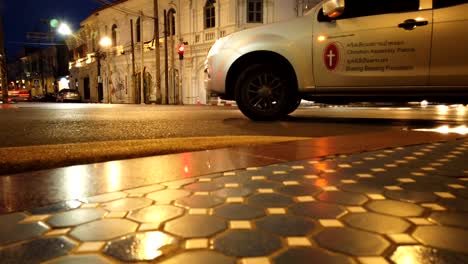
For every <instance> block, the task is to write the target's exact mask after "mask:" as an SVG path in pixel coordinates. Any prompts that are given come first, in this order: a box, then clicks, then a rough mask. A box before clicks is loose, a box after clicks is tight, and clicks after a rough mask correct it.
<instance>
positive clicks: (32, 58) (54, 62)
mask: <svg viewBox="0 0 468 264" xmlns="http://www.w3.org/2000/svg"><path fill="white" fill-rule="evenodd" d="M67 50H68V49H67V48H66V47H65V46H64V45H55V46H50V47H47V48H25V50H24V56H21V57H20V58H19V59H18V60H16V61H15V62H14V63H12V64H10V65H8V77H9V78H8V80H10V81H12V82H14V83H15V87H16V88H18V89H21V88H22V89H27V90H28V91H29V92H30V94H31V95H32V96H35V95H45V94H53V93H55V92H57V89H58V86H57V82H58V81H59V79H60V78H62V77H63V78H66V76H67V75H68V74H69V71H68V52H67Z"/></svg>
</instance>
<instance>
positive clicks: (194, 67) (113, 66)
mask: <svg viewBox="0 0 468 264" xmlns="http://www.w3.org/2000/svg"><path fill="white" fill-rule="evenodd" d="M158 2H159V4H158V9H159V12H158V17H159V23H158V25H159V36H160V37H159V39H158V40H159V41H157V40H156V37H155V35H156V34H155V19H154V18H155V15H154V4H153V3H154V1H153V0H121V1H117V2H115V3H114V4H112V5H110V6H106V7H104V8H102V9H100V10H97V11H95V12H94V13H93V14H91V15H90V16H89V17H88V18H87V19H86V20H84V21H83V22H82V23H81V28H80V29H79V30H78V31H77V32H75V34H74V35H73V36H72V37H70V38H68V39H67V45H68V47H69V50H70V57H71V62H70V65H69V66H70V86H71V87H76V88H78V89H79V90H80V93H81V94H82V97H83V99H84V100H85V101H89V102H105V103H140V102H147V103H148V102H157V103H161V102H162V103H169V104H180V103H183V104H197V103H202V104H204V103H207V102H208V100H209V98H210V95H208V94H206V91H205V89H204V61H205V58H206V55H207V54H208V51H209V49H210V47H211V46H212V45H213V43H214V42H215V41H216V40H217V39H218V38H221V37H224V36H227V35H228V34H231V33H233V32H236V31H239V30H243V29H246V28H250V27H255V26H259V25H262V24H268V23H274V22H279V21H283V20H287V19H292V18H294V17H297V16H300V15H302V14H303V12H305V11H306V10H307V9H308V8H310V7H311V6H313V5H314V4H315V3H316V2H318V0H310V1H306V0H172V1H170V0H159V1H158ZM164 18H166V21H165V19H164ZM165 22H166V23H165ZM164 25H166V27H165V26H164ZM164 33H166V35H167V37H166V38H165V37H164ZM104 37H107V38H109V39H110V40H111V44H110V46H109V47H104V46H102V45H100V44H99V43H100V41H101V40H102V39H103V38H104ZM155 40H156V41H155ZM156 44H159V51H160V52H159V54H160V56H159V65H160V70H159V71H157V70H156V61H157V60H158V59H157V53H156ZM166 45H167V53H166V52H165V50H166ZM181 45H183V46H184V47H185V53H184V58H183V60H180V59H179V56H178V54H177V50H178V47H180V46H181ZM166 54H167V55H166ZM157 76H159V78H156V77H157ZM158 80H159V81H158ZM158 82H160V85H158V84H157V83H158ZM158 87H161V88H160V90H159V89H158Z"/></svg>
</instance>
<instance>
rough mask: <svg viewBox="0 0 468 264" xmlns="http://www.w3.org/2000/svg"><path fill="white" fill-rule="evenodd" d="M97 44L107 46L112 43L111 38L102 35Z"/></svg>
mask: <svg viewBox="0 0 468 264" xmlns="http://www.w3.org/2000/svg"><path fill="white" fill-rule="evenodd" d="M99 45H100V46H101V47H103V48H108V47H110V46H111V45H112V40H111V39H110V38H109V37H107V36H105V37H102V38H101V40H100V41H99Z"/></svg>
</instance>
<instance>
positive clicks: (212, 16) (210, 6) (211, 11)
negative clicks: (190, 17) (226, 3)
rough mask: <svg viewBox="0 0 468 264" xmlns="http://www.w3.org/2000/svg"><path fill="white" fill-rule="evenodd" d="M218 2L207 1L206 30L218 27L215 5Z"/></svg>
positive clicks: (213, 0) (214, 0)
mask: <svg viewBox="0 0 468 264" xmlns="http://www.w3.org/2000/svg"><path fill="white" fill-rule="evenodd" d="M215 3H216V0H207V1H206V4H205V16H204V17H205V28H212V27H215V25H216V13H215V5H214V4H215Z"/></svg>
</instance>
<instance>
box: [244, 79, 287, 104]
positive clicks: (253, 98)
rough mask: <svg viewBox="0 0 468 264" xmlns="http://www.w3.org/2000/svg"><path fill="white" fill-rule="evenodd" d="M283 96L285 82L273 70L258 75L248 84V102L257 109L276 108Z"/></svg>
mask: <svg viewBox="0 0 468 264" xmlns="http://www.w3.org/2000/svg"><path fill="white" fill-rule="evenodd" d="M283 97H284V85H283V82H282V81H281V79H280V78H278V77H276V76H275V75H274V74H273V73H271V72H264V73H262V74H260V75H258V76H257V77H256V78H254V79H252V80H251V81H250V82H249V84H248V86H247V100H248V104H249V105H250V106H251V107H252V108H254V109H255V110H260V111H269V110H274V109H275V108H278V107H279V102H280V100H281V99H283Z"/></svg>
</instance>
